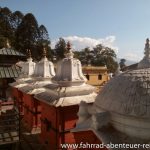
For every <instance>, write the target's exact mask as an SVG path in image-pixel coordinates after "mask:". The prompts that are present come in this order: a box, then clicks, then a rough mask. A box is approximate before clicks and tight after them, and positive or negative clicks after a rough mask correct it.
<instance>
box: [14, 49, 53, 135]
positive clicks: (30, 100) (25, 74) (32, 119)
mask: <svg viewBox="0 0 150 150" xmlns="http://www.w3.org/2000/svg"><path fill="white" fill-rule="evenodd" d="M21 66H22V72H21V74H20V76H19V77H18V78H17V79H16V82H14V83H12V84H11V86H12V87H13V88H12V90H13V97H14V99H15V100H16V103H17V105H18V107H19V108H20V112H21V114H22V115H23V121H24V125H25V126H26V128H27V129H28V130H29V131H30V132H31V133H35V132H36V133H37V132H40V126H41V120H40V117H41V105H40V103H39V102H38V101H37V100H36V99H34V97H33V96H34V94H36V93H39V92H43V91H45V89H44V88H43V89H42V87H44V86H46V85H49V84H51V78H52V77H53V76H54V75H55V71H54V65H53V63H52V62H50V61H48V59H47V58H46V50H45V48H44V49H43V58H42V59H41V60H40V61H39V62H37V63H35V62H33V60H32V57H31V52H30V50H28V59H27V61H26V62H22V63H21Z"/></svg>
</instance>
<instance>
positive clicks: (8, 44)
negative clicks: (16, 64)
mask: <svg viewBox="0 0 150 150" xmlns="http://www.w3.org/2000/svg"><path fill="white" fill-rule="evenodd" d="M6 47H7V48H11V46H10V43H9V40H8V39H7V40H6Z"/></svg>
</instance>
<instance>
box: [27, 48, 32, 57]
mask: <svg viewBox="0 0 150 150" xmlns="http://www.w3.org/2000/svg"><path fill="white" fill-rule="evenodd" d="M27 56H28V58H31V51H30V49H27Z"/></svg>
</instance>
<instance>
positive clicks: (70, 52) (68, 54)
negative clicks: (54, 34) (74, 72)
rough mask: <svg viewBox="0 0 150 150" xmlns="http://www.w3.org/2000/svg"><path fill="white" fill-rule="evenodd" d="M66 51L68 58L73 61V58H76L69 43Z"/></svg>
mask: <svg viewBox="0 0 150 150" xmlns="http://www.w3.org/2000/svg"><path fill="white" fill-rule="evenodd" d="M66 49H67V53H66V54H65V56H66V58H69V59H72V58H73V56H74V53H73V52H72V50H71V44H70V42H69V41H68V42H67V47H66Z"/></svg>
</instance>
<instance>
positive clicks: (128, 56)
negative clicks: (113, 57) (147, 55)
mask: <svg viewBox="0 0 150 150" xmlns="http://www.w3.org/2000/svg"><path fill="white" fill-rule="evenodd" d="M124 58H125V59H127V60H131V61H135V62H139V61H140V60H141V59H142V58H141V57H140V56H139V55H137V54H136V53H134V52H129V53H127V54H126V55H125V56H124Z"/></svg>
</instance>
